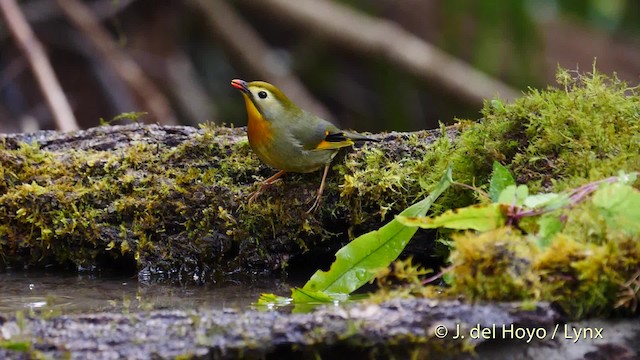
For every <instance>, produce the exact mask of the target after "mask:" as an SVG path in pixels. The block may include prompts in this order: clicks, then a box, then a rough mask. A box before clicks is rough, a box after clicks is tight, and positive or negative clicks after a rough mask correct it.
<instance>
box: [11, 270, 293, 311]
mask: <svg viewBox="0 0 640 360" xmlns="http://www.w3.org/2000/svg"><path fill="white" fill-rule="evenodd" d="M286 289H288V285H287V284H284V283H283V282H282V281H280V280H274V279H259V280H253V281H243V282H228V283H223V284H212V285H189V286H179V285H172V284H158V283H153V284H142V283H139V282H138V281H137V279H136V278H130V277H129V278H123V277H103V276H95V275H85V274H61V273H44V272H43V273H33V272H10V273H0V313H11V312H16V311H20V310H23V311H24V310H26V311H34V312H37V313H39V314H43V315H46V314H50V315H59V314H71V313H87V312H102V311H110V312H135V311H140V310H154V309H173V310H186V309H226V308H235V309H246V308H248V307H249V306H250V305H251V303H253V302H255V301H257V299H258V297H259V295H260V293H263V292H282V291H283V290H284V291H285V292H286Z"/></svg>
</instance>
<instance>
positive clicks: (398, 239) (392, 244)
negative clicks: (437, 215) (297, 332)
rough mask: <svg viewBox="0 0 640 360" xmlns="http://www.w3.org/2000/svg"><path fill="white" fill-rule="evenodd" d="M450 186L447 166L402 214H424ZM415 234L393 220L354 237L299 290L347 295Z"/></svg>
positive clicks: (370, 276)
mask: <svg viewBox="0 0 640 360" xmlns="http://www.w3.org/2000/svg"><path fill="white" fill-rule="evenodd" d="M450 185H451V168H450V167H449V168H448V169H447V171H446V173H445V175H444V176H443V177H442V179H441V180H440V182H439V183H438V185H437V186H436V188H435V189H434V190H433V192H431V194H429V196H427V197H426V198H425V199H424V200H422V201H420V202H418V203H416V204H414V205H412V206H410V207H409V208H407V209H406V210H404V211H403V212H402V213H401V215H403V216H423V215H425V214H426V213H427V211H428V210H429V208H430V207H431V205H432V204H433V202H434V201H435V200H436V199H437V198H438V196H440V194H442V192H444V191H445V190H446V189H447V188H448V187H449V186H450ZM416 231H417V228H416V227H407V226H404V225H402V224H401V223H400V222H398V221H397V220H395V219H394V220H391V221H390V222H389V223H387V224H386V225H384V226H383V227H381V228H380V229H378V230H375V231H371V232H369V233H366V234H364V235H361V236H359V237H357V238H356V239H354V240H353V241H351V242H350V243H349V244H347V245H346V246H344V247H343V248H342V249H340V250H338V252H337V253H336V260H335V261H334V262H333V264H332V265H331V268H330V269H329V271H321V270H319V271H316V273H315V274H313V276H312V277H311V279H309V281H307V283H306V284H305V285H304V286H303V287H302V290H304V291H311V292H316V291H323V292H326V293H342V294H350V293H351V292H353V291H354V290H356V289H358V288H360V287H361V286H362V285H364V284H366V283H367V282H369V281H371V279H373V278H374V277H375V275H376V273H377V272H378V269H380V268H383V267H387V266H389V264H390V263H391V262H392V261H393V260H395V259H396V258H397V257H398V255H400V253H401V252H402V250H404V248H405V246H406V245H407V243H408V242H409V240H411V238H412V237H413V235H414V234H415V232H416ZM298 290H299V289H298ZM294 300H296V298H295V296H294Z"/></svg>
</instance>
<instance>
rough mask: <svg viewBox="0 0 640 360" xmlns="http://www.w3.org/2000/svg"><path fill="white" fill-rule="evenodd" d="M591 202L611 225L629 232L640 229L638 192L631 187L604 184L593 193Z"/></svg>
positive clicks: (639, 195)
mask: <svg viewBox="0 0 640 360" xmlns="http://www.w3.org/2000/svg"><path fill="white" fill-rule="evenodd" d="M593 204H594V205H595V206H597V207H598V208H600V211H601V212H602V214H603V215H604V216H605V218H606V220H607V222H608V223H609V224H610V225H611V226H613V227H616V228H618V229H620V230H622V231H625V232H630V233H634V232H636V233H637V232H638V231H640V192H639V191H638V190H636V189H634V188H633V187H631V186H629V185H625V184H621V183H614V184H608V185H604V186H602V187H601V188H600V189H598V190H596V192H595V193H594V194H593Z"/></svg>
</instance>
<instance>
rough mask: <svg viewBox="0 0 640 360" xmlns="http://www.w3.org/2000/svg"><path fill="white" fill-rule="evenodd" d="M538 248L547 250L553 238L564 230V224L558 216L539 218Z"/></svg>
mask: <svg viewBox="0 0 640 360" xmlns="http://www.w3.org/2000/svg"><path fill="white" fill-rule="evenodd" d="M537 222H538V234H537V236H538V247H540V248H541V249H545V248H546V247H548V246H549V245H550V244H551V240H552V239H553V237H554V236H555V235H556V234H557V233H559V232H560V230H562V228H563V227H564V224H563V223H562V221H560V219H559V218H558V217H557V216H552V215H548V216H541V217H539V218H538V221H537Z"/></svg>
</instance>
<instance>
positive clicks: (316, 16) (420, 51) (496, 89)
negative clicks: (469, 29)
mask: <svg viewBox="0 0 640 360" xmlns="http://www.w3.org/2000/svg"><path fill="white" fill-rule="evenodd" d="M240 3H242V4H246V5H249V6H252V7H253V8H255V9H258V10H259V11H262V12H263V13H265V14H268V15H269V16H272V17H273V18H275V19H278V20H283V21H287V22H289V23H292V24H295V25H296V26H298V27H299V28H301V29H303V30H304V31H308V32H311V33H314V34H318V35H320V36H322V37H324V38H326V39H328V40H329V41H332V42H335V43H337V44H340V45H342V46H345V47H346V48H348V49H351V50H355V51H359V52H362V53H366V54H369V55H375V56H381V57H384V58H386V59H387V60H388V61H390V62H392V63H394V64H396V65H397V66H399V67H400V68H402V69H404V70H405V71H407V72H409V73H412V74H414V75H415V76H418V77H420V78H422V79H424V80H426V81H429V82H432V83H434V84H435V85H436V86H438V87H441V88H443V89H445V90H446V91H447V92H449V93H450V94H452V95H454V96H456V97H457V98H460V99H461V100H463V101H465V102H468V103H470V104H474V105H479V104H482V102H483V101H484V99H491V98H493V97H495V96H496V95H500V97H501V98H502V99H505V100H512V99H514V98H516V97H518V96H520V92H519V91H518V90H516V89H514V88H511V87H510V86H508V85H506V84H504V83H502V82H500V81H498V80H496V79H494V78H492V77H490V76H488V75H486V74H484V73H482V72H480V71H478V70H476V69H474V68H472V67H471V66H469V65H467V64H466V63H464V62H462V61H460V60H458V59H456V58H455V57H453V56H450V55H448V54H446V53H445V52H443V51H441V50H439V49H438V48H436V47H434V46H432V45H431V44H429V43H426V42H424V41H423V40H421V39H420V38H418V37H417V36H415V35H413V34H411V33H409V32H408V31H406V30H404V29H402V28H401V27H400V26H398V25H397V24H395V23H393V22H390V21H387V20H380V19H376V18H373V17H370V16H367V15H364V14H362V13H361V12H359V11H357V10H354V9H352V8H350V7H347V6H345V5H342V4H339V3H337V2H334V1H318V0H297V1H288V0H244V1H241V2H240ZM276 21H277V20H276Z"/></svg>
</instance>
